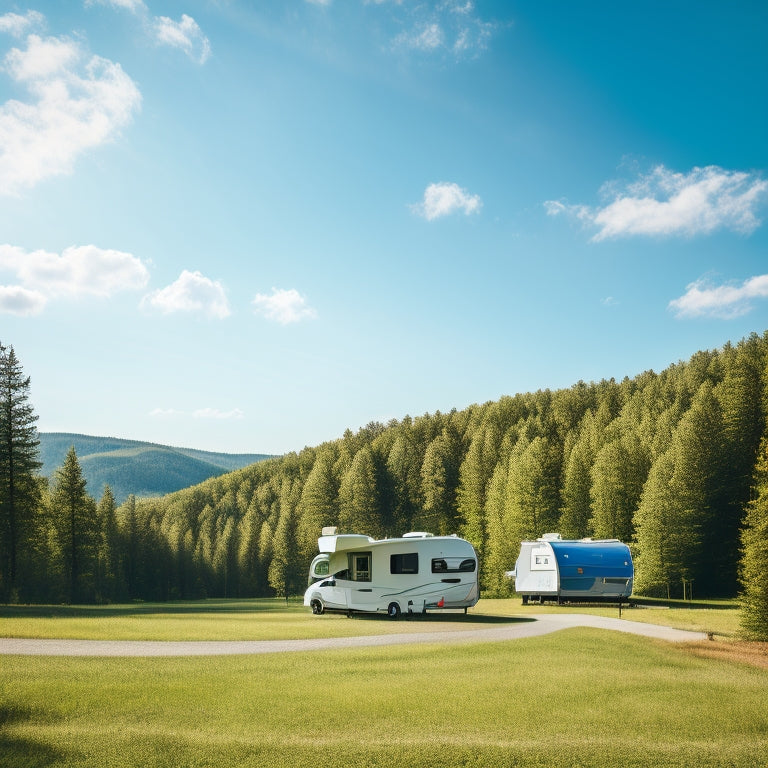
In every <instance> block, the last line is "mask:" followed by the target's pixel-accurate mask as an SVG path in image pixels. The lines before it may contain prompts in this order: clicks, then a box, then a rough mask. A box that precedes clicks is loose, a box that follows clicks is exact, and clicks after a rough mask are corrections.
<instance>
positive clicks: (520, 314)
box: [0, 0, 768, 453]
mask: <svg viewBox="0 0 768 768" xmlns="http://www.w3.org/2000/svg"><path fill="white" fill-rule="evenodd" d="M766 39H768V5H766V4H765V3H764V2H739V1H738V0H737V1H736V2H733V3H728V4H723V3H720V2H701V0H699V1H698V2H679V3H668V2H648V3H616V2H572V3H563V2H549V1H547V0H542V1H541V2H536V3H531V2H482V1H481V0H476V1H475V2H468V1H467V0H437V1H435V2H417V1H416V0H414V1H413V2H408V0H402V2H396V1H395V0H368V1H367V2H365V1H364V0H360V1H359V2H358V0H343V1H342V0H327V1H326V2H319V0H315V2H308V1H307V0H280V1H279V2H278V1H277V0H275V1H274V2H267V1H265V2H258V3H257V2H252V0H175V2H172V3H171V2H160V1H159V0H85V2H81V1H80V0H72V2H67V3H61V2H58V0H57V1H56V2H53V1H47V2H29V3H27V2H22V1H19V2H14V0H11V2H10V3H8V2H6V3H5V4H4V5H3V6H2V9H0V341H1V342H2V343H3V344H5V345H13V346H14V348H15V350H16V353H17V355H18V357H19V359H20V361H21V363H22V365H23V367H24V371H25V373H26V374H28V375H30V376H31V379H32V386H31V400H32V403H33V405H34V407H35V410H36V412H37V413H38V415H39V423H38V426H39V429H40V430H41V431H72V432H82V433H88V434H98V435H111V436H116V437H124V438H132V439H139V440H149V441H154V442H160V443H165V444H171V445H180V446H188V447H194V448H201V449H206V450H216V451H228V452H266V453H283V452H287V451H292V450H300V449H301V448H303V447H304V446H306V445H316V444H318V443H320V442H322V441H324V440H331V439H335V438H337V437H340V436H341V434H342V433H343V432H344V430H345V429H346V428H350V429H352V430H353V431H354V430H356V429H357V428H359V427H360V426H362V425H364V424H366V423H368V422H369V421H372V420H379V421H383V422H386V421H388V420H389V419H393V418H395V419H400V418H402V417H404V416H405V415H406V414H410V415H411V416H418V415H421V414H423V413H426V412H430V413H433V412H434V411H436V410H442V411H447V410H450V409H451V408H454V407H455V408H459V409H462V408H465V407H467V406H468V405H470V404H472V403H482V402H485V401H488V400H495V399H497V398H499V397H501V396H502V395H513V394H515V393H518V392H527V391H534V390H537V389H540V388H550V389H557V388H561V387H570V386H571V385H573V384H574V383H576V382H577V381H579V380H584V381H599V380H600V379H602V378H610V377H614V378H616V379H621V378H623V377H624V376H630V377H632V376H635V375H636V374H638V373H640V372H642V371H644V370H647V369H654V370H657V371H660V370H662V369H664V368H666V367H667V366H668V365H670V364H672V363H675V362H677V361H678V360H685V359H688V358H689V357H690V356H691V355H692V354H693V353H694V352H696V351H697V350H699V349H711V348H717V347H720V346H722V345H723V344H724V343H726V342H727V341H729V340H731V341H734V342H736V341H738V340H739V339H741V338H743V337H745V336H747V335H748V334H749V333H751V332H753V331H755V332H757V333H762V332H763V331H765V330H766V329H768V247H767V246H768V237H767V235H766V224H765V223H764V222H765V218H766V214H767V213H768V172H767V171H768V141H766V137H768V50H767V49H766V46H765V40H766Z"/></svg>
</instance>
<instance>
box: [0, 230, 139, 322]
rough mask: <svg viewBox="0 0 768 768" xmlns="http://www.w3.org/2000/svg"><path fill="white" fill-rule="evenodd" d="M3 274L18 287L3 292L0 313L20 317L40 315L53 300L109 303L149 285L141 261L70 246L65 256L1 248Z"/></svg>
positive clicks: (90, 247)
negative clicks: (103, 300)
mask: <svg viewBox="0 0 768 768" xmlns="http://www.w3.org/2000/svg"><path fill="white" fill-rule="evenodd" d="M3 273H10V274H11V275H12V276H13V279H14V280H15V281H17V283H18V284H17V285H4V286H0V312H7V313H11V314H16V315H22V316H23V315H36V314H40V312H42V311H43V309H44V308H45V305H46V304H47V302H48V301H49V300H50V299H53V298H62V297H63V298H69V299H80V298H83V297H88V296H93V297H99V298H109V297H110V296H114V295H115V294H116V293H119V292H121V291H131V290H138V289H141V288H144V287H145V286H146V284H147V283H148V282H149V271H148V270H147V268H146V266H145V265H144V264H143V263H142V261H141V260H140V259H138V258H136V257H135V256H133V255H132V254H130V253H125V252H123V251H115V250H109V249H103V248H98V247H97V246H95V245H83V246H71V247H70V248H65V249H64V251H62V253H61V254H56V253H50V252H48V251H43V250H38V251H32V252H28V251H26V250H24V249H23V248H18V247H16V246H13V245H0V275H2V274H3Z"/></svg>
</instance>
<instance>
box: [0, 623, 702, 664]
mask: <svg viewBox="0 0 768 768" xmlns="http://www.w3.org/2000/svg"><path fill="white" fill-rule="evenodd" d="M569 627H596V628H598V629H609V630H614V631H617V632H630V633H632V634H634V635H643V636H645V637H653V638H656V639H659V640H667V641H669V642H673V643H680V642H694V641H697V640H706V639H707V636H706V634H705V633H703V632H688V631H685V630H682V629H670V628H669V627H661V626H658V625H657V624H644V623H641V622H637V621H625V620H624V619H611V618H606V617H604V616H589V615H585V614H573V613H572V614H560V615H558V614H547V615H542V616H537V617H536V619H535V621H521V622H516V623H513V624H508V625H504V626H497V627H493V628H490V629H466V630H446V631H442V632H441V631H435V632H402V633H399V634H389V635H366V636H358V637H333V638H317V639H312V640H236V641H202V642H201V641H189V642H185V641H153V640H28V639H16V638H0V655H9V654H18V655H22V656H231V655H237V654H253V653H285V652H290V651H325V650H333V649H338V648H366V647H371V646H380V645H404V644H410V643H422V644H423V643H477V642H499V641H502V640H516V639H519V638H522V637H536V636H538V635H546V634H549V633H550V632H557V631H558V630H560V629H568V628H569Z"/></svg>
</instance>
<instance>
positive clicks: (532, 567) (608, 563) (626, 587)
mask: <svg viewBox="0 0 768 768" xmlns="http://www.w3.org/2000/svg"><path fill="white" fill-rule="evenodd" d="M505 575H506V576H507V578H514V580H515V591H516V592H518V593H519V594H521V595H522V597H523V605H526V604H527V603H528V602H529V601H530V600H534V601H536V600H538V601H539V602H542V603H543V602H544V601H545V600H557V601H558V602H566V601H582V602H583V601H588V600H594V601H600V600H603V601H609V600H610V601H619V602H621V601H622V600H627V599H628V598H629V596H630V595H631V594H632V582H633V579H634V576H635V569H634V566H633V564H632V555H631V553H630V551H629V547H628V546H627V545H626V544H623V543H622V542H620V541H619V540H618V539H578V540H575V539H562V538H561V537H560V534H559V533H547V534H545V535H544V536H542V537H541V538H540V539H536V541H523V542H522V543H521V544H520V554H519V555H518V558H517V562H516V563H515V569H514V570H513V571H507V572H506V574H505Z"/></svg>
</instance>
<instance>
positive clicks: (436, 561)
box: [432, 557, 475, 573]
mask: <svg viewBox="0 0 768 768" xmlns="http://www.w3.org/2000/svg"><path fill="white" fill-rule="evenodd" d="M474 570H475V560H474V558H472V557H435V558H433V560H432V573H472V572H474Z"/></svg>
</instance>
